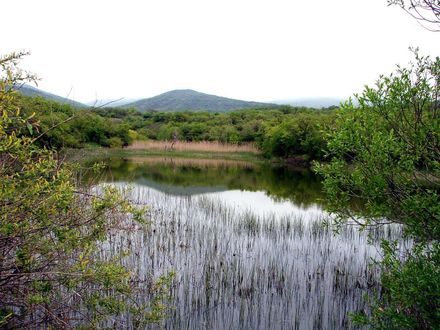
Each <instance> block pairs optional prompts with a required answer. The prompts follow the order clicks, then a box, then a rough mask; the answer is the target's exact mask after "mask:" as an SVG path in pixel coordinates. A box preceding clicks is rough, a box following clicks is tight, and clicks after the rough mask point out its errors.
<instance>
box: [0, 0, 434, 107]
mask: <svg viewBox="0 0 440 330" xmlns="http://www.w3.org/2000/svg"><path fill="white" fill-rule="evenodd" d="M0 8H1V13H2V15H1V25H2V33H1V37H0V54H6V53H8V52H11V51H18V50H27V51H30V52H31V55H30V56H28V57H27V58H26V59H25V60H24V61H23V62H22V65H21V67H22V68H24V69H27V70H30V71H32V72H34V73H36V74H37V75H38V76H39V77H40V78H41V80H40V81H39V83H38V87H39V88H41V89H43V90H45V91H48V92H51V93H54V94H57V95H60V96H65V97H66V96H67V97H69V98H71V99H74V100H75V101H79V102H90V101H94V100H109V99H110V100H115V99H119V98H122V97H124V98H126V99H134V98H145V97H151V96H154V95H157V94H160V93H163V92H166V91H169V90H173V89H194V90H197V91H200V92H204V93H209V94H215V95H220V96H225V97H231V98H237V99H243V100H249V101H251V100H252V101H263V102H267V101H274V100H286V99H298V98H312V97H334V98H347V97H349V96H351V95H353V93H359V92H361V91H362V89H363V87H364V85H372V84H374V82H375V81H376V79H377V78H378V77H379V75H380V74H389V73H391V72H392V71H394V70H395V67H396V64H406V63H408V61H410V60H411V53H410V52H409V51H408V47H410V46H412V47H414V46H418V47H419V48H420V51H421V53H422V54H424V55H431V56H437V55H440V33H434V32H429V31H427V30H425V29H423V28H422V27H421V26H420V25H419V24H418V23H417V22H416V21H415V20H414V19H412V18H411V17H410V16H408V15H407V14H406V13H405V12H403V11H402V10H401V9H400V8H397V7H388V6H387V3H386V0H336V1H329V0H314V1H294V0H265V1H263V0H249V1H248V0H185V1H183V0H160V1H159V0H154V1H153V0H123V1H122V0H118V1H113V0H102V1H100V0H87V1H85V0H75V1H73V0H70V1H68V0H39V1H35V0H14V1H4V2H2V3H1V5H0Z"/></svg>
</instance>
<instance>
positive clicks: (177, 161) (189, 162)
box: [126, 156, 254, 168]
mask: <svg viewBox="0 0 440 330" xmlns="http://www.w3.org/2000/svg"><path fill="white" fill-rule="evenodd" d="M126 159H127V160H128V161H130V162H131V163H134V164H163V165H174V166H196V167H200V168H205V167H209V168H217V167H234V168H252V167H254V164H253V163H251V162H246V161H241V160H229V159H204V158H180V157H164V156H149V157H126Z"/></svg>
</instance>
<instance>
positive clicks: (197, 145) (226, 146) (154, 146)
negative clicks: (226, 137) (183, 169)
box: [126, 140, 260, 154]
mask: <svg viewBox="0 0 440 330" xmlns="http://www.w3.org/2000/svg"><path fill="white" fill-rule="evenodd" d="M126 149H129V150H158V151H198V152H215V153H217V152H218V153H220V152H222V153H228V152H247V153H252V154H259V153H260V151H259V150H258V148H257V147H256V146H255V144H254V143H241V144H232V143H222V142H217V141H193V142H187V141H176V142H173V141H155V140H148V141H134V142H133V143H132V144H131V145H130V146H128V147H127V148H126Z"/></svg>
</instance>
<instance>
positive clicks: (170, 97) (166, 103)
mask: <svg viewBox="0 0 440 330" xmlns="http://www.w3.org/2000/svg"><path fill="white" fill-rule="evenodd" d="M267 106H272V107H273V106H275V105H274V104H268V103H260V102H248V101H241V100H234V99H229V98H226V97H220V96H215V95H210V94H205V93H200V92H196V91H194V90H191V89H181V90H173V91H170V92H166V93H163V94H160V95H157V96H154V97H151V98H147V99H142V100H138V101H136V102H133V103H129V104H126V105H124V106H122V107H123V108H125V109H128V108H134V109H136V110H139V111H142V112H144V111H150V110H154V111H164V112H173V111H185V110H193V111H196V110H199V111H209V112H228V111H233V110H239V109H248V108H256V107H267Z"/></svg>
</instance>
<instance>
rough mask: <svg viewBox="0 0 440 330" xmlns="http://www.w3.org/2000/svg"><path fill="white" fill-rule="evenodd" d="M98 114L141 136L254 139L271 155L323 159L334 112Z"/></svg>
mask: <svg viewBox="0 0 440 330" xmlns="http://www.w3.org/2000/svg"><path fill="white" fill-rule="evenodd" d="M95 113H97V114H99V115H100V116H104V117H106V118H113V119H118V120H121V121H122V122H123V123H125V124H126V125H128V127H129V128H130V129H131V130H133V131H136V132H137V133H138V134H139V136H141V137H145V138H149V139H153V140H156V139H157V140H174V139H175V138H177V139H178V140H183V141H220V142H224V143H235V144H240V143H244V142H254V143H256V144H257V145H258V146H260V147H261V149H262V150H263V152H264V154H265V155H266V156H267V157H290V156H295V155H306V157H307V158H308V159H322V158H323V156H324V154H323V149H324V148H325V145H326V143H325V142H326V141H325V134H326V133H325V132H326V131H327V130H329V129H330V128H331V127H332V125H333V119H334V111H333V110H329V109H324V110H316V109H307V108H293V107H289V106H285V107H279V108H273V109H271V108H267V109H247V110H241V111H235V112H229V113H208V112H177V113H164V112H147V113H144V114H141V113H139V112H136V111H134V110H127V112H126V113H125V114H124V113H122V112H121V110H120V109H113V108H108V109H97V110H95Z"/></svg>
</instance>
